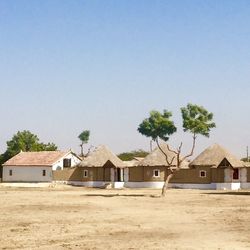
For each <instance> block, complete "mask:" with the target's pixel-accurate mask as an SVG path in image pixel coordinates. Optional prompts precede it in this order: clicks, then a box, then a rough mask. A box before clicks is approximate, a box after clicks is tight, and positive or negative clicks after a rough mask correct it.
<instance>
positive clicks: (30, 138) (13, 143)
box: [0, 130, 57, 164]
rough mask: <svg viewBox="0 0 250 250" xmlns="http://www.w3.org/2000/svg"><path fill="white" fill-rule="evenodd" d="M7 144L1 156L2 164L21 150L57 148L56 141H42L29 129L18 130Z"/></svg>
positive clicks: (51, 149)
mask: <svg viewBox="0 0 250 250" xmlns="http://www.w3.org/2000/svg"><path fill="white" fill-rule="evenodd" d="M6 144H7V149H6V151H5V152H4V153H3V154H2V155H1V156H0V164H3V163H4V162H5V161H7V160H8V159H10V158H11V157H13V156H15V155H16V154H18V153H19V152H20V151H24V152H29V151H55V150H57V146H56V145H55V144H54V143H48V144H45V143H40V142H39V138H38V136H37V135H35V134H32V133H31V132H30V131H28V130H24V131H18V132H17V133H16V134H15V135H13V137H12V139H11V140H10V141H7V143H6Z"/></svg>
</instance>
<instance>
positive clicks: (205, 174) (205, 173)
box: [200, 170, 207, 178]
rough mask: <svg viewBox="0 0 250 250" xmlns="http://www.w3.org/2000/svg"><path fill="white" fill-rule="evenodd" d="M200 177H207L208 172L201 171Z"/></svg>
mask: <svg viewBox="0 0 250 250" xmlns="http://www.w3.org/2000/svg"><path fill="white" fill-rule="evenodd" d="M200 177H201V178H205V177H207V171H205V170H201V171H200Z"/></svg>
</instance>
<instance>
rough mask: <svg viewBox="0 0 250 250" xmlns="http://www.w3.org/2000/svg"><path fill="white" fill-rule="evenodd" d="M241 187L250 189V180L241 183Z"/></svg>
mask: <svg viewBox="0 0 250 250" xmlns="http://www.w3.org/2000/svg"><path fill="white" fill-rule="evenodd" d="M240 187H241V189H250V182H243V183H241V184H240Z"/></svg>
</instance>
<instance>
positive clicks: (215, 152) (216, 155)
mask: <svg viewBox="0 0 250 250" xmlns="http://www.w3.org/2000/svg"><path fill="white" fill-rule="evenodd" d="M224 159H226V160H227V161H228V162H229V163H230V165H231V166H232V167H237V168H238V167H244V163H243V162H242V161H240V160H239V159H238V158H237V157H235V156H234V155H232V154H231V153H229V152H228V151H227V150H226V149H224V148H223V147H221V146H220V145H218V144H214V145H212V146H210V147H208V148H207V149H205V150H204V151H203V152H202V153H201V154H200V155H198V156H197V157H196V158H195V159H194V160H193V161H192V162H191V163H190V166H214V167H218V166H219V165H220V163H221V162H222V161H223V160H224Z"/></svg>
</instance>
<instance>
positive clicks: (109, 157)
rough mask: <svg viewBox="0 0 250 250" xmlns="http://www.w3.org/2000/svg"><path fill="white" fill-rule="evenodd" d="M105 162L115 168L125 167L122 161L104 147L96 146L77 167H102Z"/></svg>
mask: <svg viewBox="0 0 250 250" xmlns="http://www.w3.org/2000/svg"><path fill="white" fill-rule="evenodd" d="M107 162H111V163H112V164H113V165H114V166H115V167H119V168H122V167H126V165H125V164H124V163H123V161H122V160H120V159H119V158H118V157H117V156H116V155H115V154H113V153H112V152H111V150H110V149H108V148H107V147H106V146H104V145H100V146H98V147H97V148H96V149H95V150H94V151H93V152H91V153H90V154H89V156H87V157H86V158H85V159H83V161H82V162H81V163H80V164H79V165H78V166H80V167H103V166H104V165H105V164H106V163H107Z"/></svg>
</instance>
